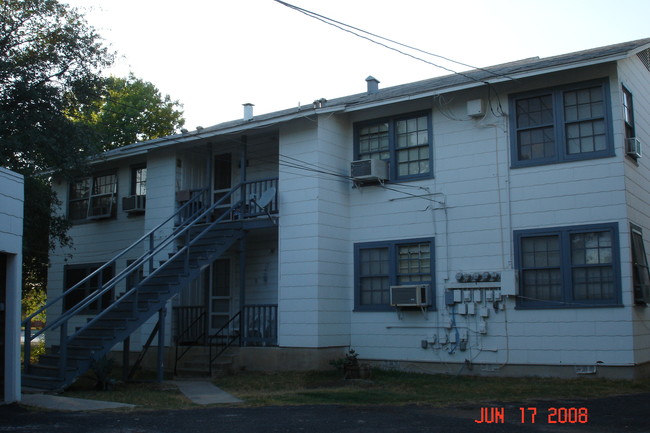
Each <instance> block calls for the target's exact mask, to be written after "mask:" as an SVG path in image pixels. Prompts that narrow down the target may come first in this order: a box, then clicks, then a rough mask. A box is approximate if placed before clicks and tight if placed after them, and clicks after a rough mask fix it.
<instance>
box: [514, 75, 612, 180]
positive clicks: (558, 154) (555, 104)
mask: <svg viewBox="0 0 650 433" xmlns="http://www.w3.org/2000/svg"><path fill="white" fill-rule="evenodd" d="M595 87H600V92H601V96H602V102H603V105H604V106H603V114H602V116H597V117H594V120H596V119H599V118H600V117H602V119H603V122H604V128H605V129H604V134H605V140H606V147H605V149H603V150H594V151H591V152H582V153H575V154H571V153H569V152H568V150H567V137H566V135H567V134H566V125H567V124H570V123H576V124H577V123H588V122H589V119H585V120H582V119H581V120H580V121H577V120H576V121H569V120H567V119H566V118H565V113H564V111H565V110H564V107H565V104H564V96H565V94H567V93H569V92H575V91H579V90H584V89H588V88H595ZM544 97H548V98H550V102H551V107H552V111H553V112H552V118H548V119H544V122H540V124H539V125H537V127H536V128H535V127H528V128H527V127H524V126H520V125H519V124H518V117H519V116H518V114H519V113H518V112H517V106H518V102H520V101H524V100H526V99H535V98H537V99H541V98H544ZM509 107H510V143H511V154H512V161H511V166H512V167H513V168H518V167H530V166H537V165H545V164H556V163H562V162H572V161H581V160H587V159H596V158H607V157H612V156H615V152H614V134H613V128H612V115H611V111H612V110H611V95H610V87H609V82H608V81H607V80H606V79H599V80H592V81H586V82H582V83H575V84H571V85H564V86H557V87H551V88H547V89H539V90H535V91H531V92H525V93H519V94H516V95H512V96H511V97H510V104H509ZM551 127H552V128H553V134H552V138H553V140H554V144H553V148H554V154H553V155H550V156H548V157H540V158H536V159H522V156H521V153H520V150H521V149H520V142H519V133H520V132H525V131H526V130H530V129H541V128H551Z"/></svg>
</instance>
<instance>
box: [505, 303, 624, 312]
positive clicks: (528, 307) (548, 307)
mask: <svg viewBox="0 0 650 433" xmlns="http://www.w3.org/2000/svg"><path fill="white" fill-rule="evenodd" d="M622 307H624V305H623V304H620V303H602V304H581V303H572V304H568V303H567V304H562V305H549V304H534V305H521V304H518V305H516V306H515V310H573V309H584V308H622Z"/></svg>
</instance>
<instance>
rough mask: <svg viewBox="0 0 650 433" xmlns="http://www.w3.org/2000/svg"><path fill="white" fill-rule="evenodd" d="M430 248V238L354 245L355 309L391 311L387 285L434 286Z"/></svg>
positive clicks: (431, 241) (431, 246) (431, 251)
mask: <svg viewBox="0 0 650 433" xmlns="http://www.w3.org/2000/svg"><path fill="white" fill-rule="evenodd" d="M433 248H434V243H433V238H423V239H405V240H397V241H381V242H367V243H360V244H355V246H354V262H355V296H354V300H355V301H354V308H355V310H357V311H363V310H367V311H382V310H391V308H390V286H397V285H407V284H429V287H430V288H433V281H434V279H433V274H434V251H433ZM431 290H432V289H431ZM430 298H431V299H433V298H434V297H433V296H431V297H430Z"/></svg>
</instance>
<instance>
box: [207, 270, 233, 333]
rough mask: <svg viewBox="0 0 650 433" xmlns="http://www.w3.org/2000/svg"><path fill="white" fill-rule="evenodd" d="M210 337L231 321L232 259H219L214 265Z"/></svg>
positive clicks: (210, 300)
mask: <svg viewBox="0 0 650 433" xmlns="http://www.w3.org/2000/svg"><path fill="white" fill-rule="evenodd" d="M209 298H210V299H209V300H208V301H209V302H208V305H209V306H210V308H209V309H210V312H209V323H210V335H212V334H214V333H215V332H217V331H218V330H219V329H221V327H223V326H224V325H225V324H226V323H228V320H230V299H231V287H230V259H219V260H216V261H215V262H214V263H213V264H212V281H211V288H210V294H209Z"/></svg>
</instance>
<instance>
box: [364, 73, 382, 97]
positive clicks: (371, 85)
mask: <svg viewBox="0 0 650 433" xmlns="http://www.w3.org/2000/svg"><path fill="white" fill-rule="evenodd" d="M366 83H368V94H369V95H372V94H374V93H377V92H379V80H378V79H376V78H375V77H373V76H372V75H371V76H369V77H368V78H366Z"/></svg>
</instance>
